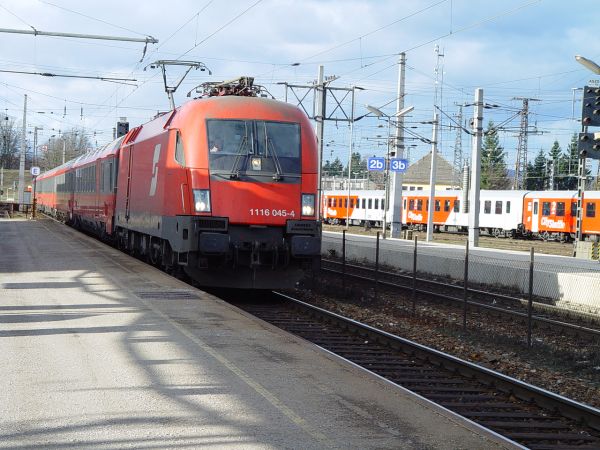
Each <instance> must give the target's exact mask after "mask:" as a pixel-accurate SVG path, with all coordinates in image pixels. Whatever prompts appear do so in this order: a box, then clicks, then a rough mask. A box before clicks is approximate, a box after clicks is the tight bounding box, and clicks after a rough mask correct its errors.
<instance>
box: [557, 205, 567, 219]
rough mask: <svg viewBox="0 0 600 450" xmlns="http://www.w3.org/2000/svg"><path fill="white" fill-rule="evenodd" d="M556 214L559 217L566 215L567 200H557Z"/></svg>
mask: <svg viewBox="0 0 600 450" xmlns="http://www.w3.org/2000/svg"><path fill="white" fill-rule="evenodd" d="M556 215H557V216H559V217H563V216H564V215H565V202H556Z"/></svg>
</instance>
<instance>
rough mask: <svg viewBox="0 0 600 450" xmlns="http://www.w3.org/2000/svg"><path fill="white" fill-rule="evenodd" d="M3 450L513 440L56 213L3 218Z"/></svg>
mask: <svg viewBox="0 0 600 450" xmlns="http://www.w3.org/2000/svg"><path fill="white" fill-rule="evenodd" d="M0 286H1V287H2V290H1V291H0V359H1V361H2V364H0V387H1V389H0V448H2V449H6V448H11V449H21V448H31V447H39V448H45V449H53V448H68V449H71V448H94V449H98V448H99V449H104V448H111V449H112V448H124V447H127V448H131V447H133V448H138V449H140V448H141V449H149V448H161V449H162V448H206V447H210V448H227V449H232V448H234V449H235V448H239V449H241V448H244V449H246V448H265V449H271V448H301V449H317V448H319V449H320V448H343V449H346V448H360V449H367V448H397V449H425V448H427V449H433V448H440V449H442V448H443V449H448V448H453V449H458V448H464V449H474V448H477V449H486V448H520V447H516V446H514V445H513V444H511V443H510V442H506V441H503V440H502V439H501V438H499V437H497V436H496V435H494V434H492V433H489V432H487V431H485V430H482V429H481V428H479V427H478V426H476V425H474V424H472V423H471V422H469V421H466V420H464V419H461V418H460V417H458V416H455V415H454V414H452V413H450V412H448V411H446V410H444V409H442V408H439V407H437V406H435V405H433V404H431V403H430V402H428V401H426V400H424V399H421V398H420V397H418V396H415V395H413V394H411V393H408V392H406V391H403V390H401V389H398V388H396V387H393V386H392V385H390V384H389V383H388V382H386V381H383V380H381V379H379V378H377V377H375V376H373V375H371V374H368V373H367V372H365V371H362V370H361V369H358V368H356V367H354V366H353V365H351V364H349V363H347V362H344V361H341V360H339V359H337V358H336V357H335V356H332V355H330V354H328V353H327V352H325V351H322V350H320V349H318V348H317V347H315V346H313V345H312V344H308V343H306V342H305V341H303V340H301V339H299V338H295V337H292V336H290V335H288V334H286V333H284V332H282V331H280V330H278V329H276V328H274V327H272V326H270V325H267V324H265V323H263V322H261V321H258V320H256V319H253V318H251V317H249V316H248V315H246V314H245V313H243V312H241V311H239V310H237V309H236V308H233V307H231V306H229V305H227V304H225V303H224V302H222V301H220V300H218V299H216V298H214V297H212V296H211V295H208V294H206V293H204V292H202V291H199V290H196V289H194V288H192V287H190V286H188V285H186V284H184V283H182V282H180V281H178V280H176V279H173V278H171V277H169V276H167V275H166V274H164V273H162V272H160V271H158V270H156V269H154V268H152V267H150V266H148V265H145V264H143V263H142V262H140V261H137V260H135V259H133V258H130V257H129V256H127V255H125V254H123V253H121V252H119V251H117V250H115V249H112V248H110V247H107V246H105V245H103V244H101V243H100V242H97V241H95V240H93V239H91V238H89V237H87V236H84V235H82V234H80V233H77V232H76V231H74V230H71V229H70V228H68V227H66V226H64V225H62V224H58V223H56V222H53V221H51V220H39V221H16V220H0Z"/></svg>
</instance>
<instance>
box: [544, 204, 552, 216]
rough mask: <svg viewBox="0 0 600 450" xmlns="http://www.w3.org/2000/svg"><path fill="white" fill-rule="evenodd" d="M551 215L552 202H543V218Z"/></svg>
mask: <svg viewBox="0 0 600 450" xmlns="http://www.w3.org/2000/svg"><path fill="white" fill-rule="evenodd" d="M549 215H550V202H543V203H542V216H549Z"/></svg>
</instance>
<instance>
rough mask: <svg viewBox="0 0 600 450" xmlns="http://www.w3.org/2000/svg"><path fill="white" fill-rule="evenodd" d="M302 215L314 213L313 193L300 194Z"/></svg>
mask: <svg viewBox="0 0 600 450" xmlns="http://www.w3.org/2000/svg"><path fill="white" fill-rule="evenodd" d="M302 215H303V216H314V215H315V194H302Z"/></svg>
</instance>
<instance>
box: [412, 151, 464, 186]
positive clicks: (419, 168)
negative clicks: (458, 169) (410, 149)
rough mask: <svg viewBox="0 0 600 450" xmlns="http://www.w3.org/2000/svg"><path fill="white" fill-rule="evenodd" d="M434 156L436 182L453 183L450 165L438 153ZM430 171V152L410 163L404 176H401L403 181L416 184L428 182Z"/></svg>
mask: <svg viewBox="0 0 600 450" xmlns="http://www.w3.org/2000/svg"><path fill="white" fill-rule="evenodd" d="M435 156H436V158H435V160H436V164H437V167H436V169H437V170H436V176H435V183H436V184H447V185H452V184H454V176H453V173H452V172H453V170H452V165H450V163H449V162H448V161H446V160H445V159H444V158H442V157H441V156H440V154H439V153H436V154H435ZM430 172H431V153H428V154H426V155H425V156H423V157H422V158H421V159H420V160H418V161H417V162H416V163H414V164H411V165H410V167H409V168H408V170H407V171H406V173H405V174H404V177H402V182H403V183H418V184H429V173H430Z"/></svg>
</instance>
